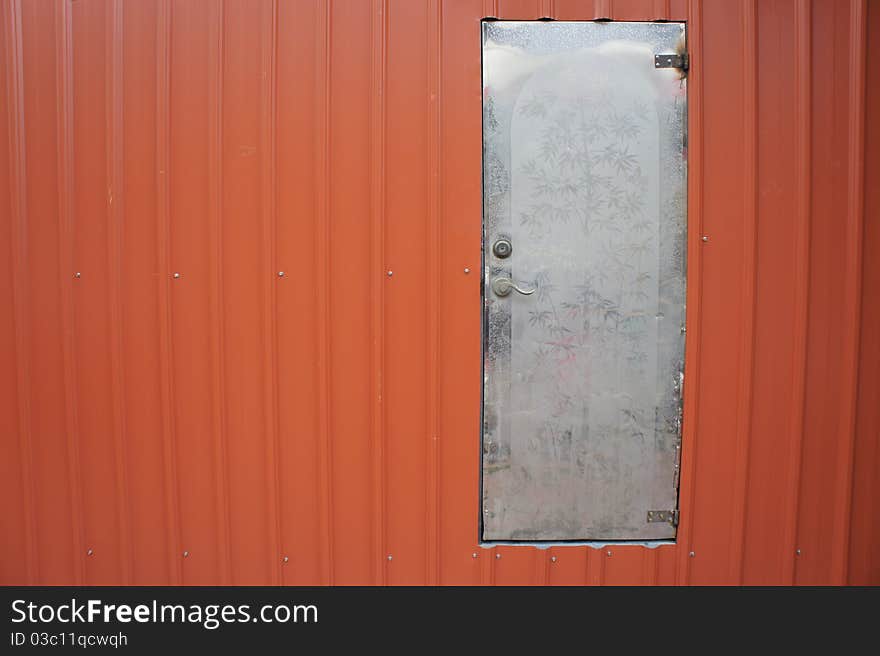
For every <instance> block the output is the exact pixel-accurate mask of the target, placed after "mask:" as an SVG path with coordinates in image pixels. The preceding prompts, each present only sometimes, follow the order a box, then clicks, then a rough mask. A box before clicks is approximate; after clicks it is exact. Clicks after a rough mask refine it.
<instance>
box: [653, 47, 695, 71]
mask: <svg viewBox="0 0 880 656" xmlns="http://www.w3.org/2000/svg"><path fill="white" fill-rule="evenodd" d="M689 64H690V61H689V59H688V54H687V53H686V52H683V53H681V54H678V53H674V52H673V53H666V54H662V55H654V68H677V69H679V70H681V71H686V70H687V69H688V66H689Z"/></svg>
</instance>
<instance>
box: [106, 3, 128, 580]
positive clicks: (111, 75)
mask: <svg viewBox="0 0 880 656" xmlns="http://www.w3.org/2000/svg"><path fill="white" fill-rule="evenodd" d="M122 7H123V5H122V0H113V4H112V5H111V7H110V12H109V14H108V21H109V23H110V25H109V30H108V32H109V34H110V47H109V48H108V49H107V63H106V73H107V74H106V76H105V92H106V103H107V116H108V117H109V122H108V125H107V130H108V132H109V134H108V139H107V182H108V192H107V219H108V222H109V229H108V231H107V232H108V245H107V246H108V248H107V250H108V257H109V262H108V265H109V266H108V270H109V272H110V285H109V289H110V299H109V301H110V370H111V399H112V404H113V410H112V412H113V437H114V458H115V463H116V507H117V515H118V522H119V546H120V552H121V553H120V556H121V558H120V561H121V565H122V583H123V585H130V584H131V572H132V568H133V566H134V551H133V548H132V541H131V519H130V518H131V506H130V504H129V494H128V476H127V471H126V470H127V464H128V454H127V445H126V428H125V375H124V372H123V344H122V339H123V338H122V333H123V321H122V240H123V229H124V219H125V212H124V206H123V193H122V190H123V180H124V177H123V175H124V174H123V168H122V167H123V147H124V146H123V118H122V111H123V104H122V103H123V97H122V94H123V88H122V84H123V77H122V76H123V70H122V68H123V59H122V57H123V51H122V38H123V34H122V31H123V14H122V11H123V9H122Z"/></svg>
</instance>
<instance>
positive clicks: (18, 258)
mask: <svg viewBox="0 0 880 656" xmlns="http://www.w3.org/2000/svg"><path fill="white" fill-rule="evenodd" d="M3 23H4V25H3V27H4V29H5V30H6V71H7V73H6V75H7V77H6V99H7V102H6V106H7V107H8V108H9V113H8V116H7V118H8V121H9V169H10V172H11V174H12V180H11V183H12V184H11V185H10V192H11V197H12V207H11V210H12V216H11V217H10V224H11V237H12V275H13V282H12V293H13V310H12V312H13V322H14V324H15V372H16V384H17V388H18V437H19V457H20V458H21V480H22V486H23V488H24V494H23V499H24V504H25V508H24V535H25V548H26V552H27V554H26V555H27V561H26V562H25V573H26V577H27V582H28V584H30V585H36V584H37V583H39V577H40V567H39V560H38V552H37V524H36V508H35V498H34V481H33V446H32V442H33V436H32V434H31V407H30V404H31V376H30V362H29V360H28V354H29V353H30V338H29V335H30V318H29V317H30V310H29V308H28V291H27V279H28V229H27V224H28V220H27V216H28V209H27V152H26V145H25V127H24V122H25V116H24V61H23V48H22V35H21V2H20V0H9V2H6V3H4V12H3Z"/></svg>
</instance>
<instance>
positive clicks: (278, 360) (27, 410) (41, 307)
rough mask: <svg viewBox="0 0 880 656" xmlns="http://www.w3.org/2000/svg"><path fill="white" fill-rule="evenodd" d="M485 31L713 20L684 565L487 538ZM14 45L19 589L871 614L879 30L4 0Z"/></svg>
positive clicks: (636, 1)
mask: <svg viewBox="0 0 880 656" xmlns="http://www.w3.org/2000/svg"><path fill="white" fill-rule="evenodd" d="M483 16H496V17H500V18H518V19H528V18H538V17H545V16H546V17H554V18H558V19H570V20H574V19H578V20H589V19H593V18H613V19H617V20H653V19H671V20H688V21H689V22H690V40H691V42H690V44H689V48H690V52H691V60H692V70H691V74H690V80H689V89H690V94H691V95H690V110H691V112H690V143H689V151H690V152H689V155H690V198H689V208H690V225H691V236H690V242H689V246H688V248H689V253H688V261H689V262H690V267H691V270H690V285H689V291H690V292H691V297H690V298H689V302H688V311H689V313H690V314H689V317H688V326H689V329H688V336H687V342H688V343H687V357H688V371H687V386H686V392H685V429H684V451H683V465H682V466H683V477H682V495H681V508H682V524H681V527H680V533H679V539H678V543H677V544H676V545H667V546H661V547H659V548H656V549H647V548H644V547H640V546H636V545H613V546H609V547H606V548H602V549H593V548H589V547H583V546H554V547H553V548H551V549H537V548H531V547H517V546H498V547H494V548H491V549H483V548H481V547H480V546H479V545H478V543H477V540H478V522H479V514H478V511H479V480H478V477H479V457H478V448H479V447H478V445H479V436H478V429H479V398H480V380H479V378H480V374H479V372H480V362H479V358H480V337H479V330H480V326H479V295H480V287H479V285H480V282H479V276H476V275H473V274H471V273H466V272H465V270H466V269H470V271H472V272H473V271H477V270H478V268H479V261H480V248H481V245H480V207H481V199H480V150H481V141H480V140H481V127H480V116H481V112H480V95H479V88H480V61H479V56H480V48H479V29H478V27H479V24H478V21H479V19H480V18H481V17H483ZM0 34H2V37H0V38H2V44H0V46H2V47H0V57H2V59H3V61H2V66H0V76H2V77H0V89H2V93H0V98H2V101H0V102H2V106H3V117H4V120H3V121H2V122H0V152H2V153H3V156H2V157H0V207H2V217H3V220H2V222H0V252H2V261H3V262H5V263H6V264H5V269H4V271H3V275H0V302H2V304H3V307H4V308H6V309H7V311H6V312H4V313H2V318H0V335H2V338H0V363H2V371H3V374H2V376H0V392H2V393H0V429H2V440H0V445H2V457H0V494H2V498H3V508H2V512H0V528H2V531H3V534H4V541H3V551H2V556H3V558H2V565H0V581H2V582H3V583H6V584H11V583H43V584H47V583H89V584H97V583H138V584H146V583H186V584H197V583H220V584H222V583H235V584H241V583H256V584H260V583H262V584H273V583H287V584H326V583H386V582H387V583H391V584H399V583H423V582H427V583H438V582H439V583H473V584H519V583H528V584H532V583H534V584H544V583H549V584H571V583H586V584H597V585H598V584H621V583H639V584H656V583H659V584H671V583H694V584H699V583H715V582H720V583H738V582H744V583H790V582H796V583H838V582H844V581H849V582H851V583H875V584H876V583H880V551H878V547H877V545H878V544H880V521H878V519H877V518H878V513H877V512H876V510H877V497H878V489H880V488H878V485H880V445H878V439H880V438H878V434H880V430H878V425H880V424H878V422H880V415H878V411H877V408H878V407H880V401H878V393H880V358H878V349H880V341H878V337H877V336H878V334H880V325H878V321H880V319H878V314H877V308H876V305H877V304H876V303H874V302H872V301H873V300H874V296H876V290H877V285H878V266H880V265H878V263H877V258H875V257H871V256H870V254H872V253H875V252H876V251H877V249H878V248H880V242H878V238H880V237H878V231H877V225H878V224H880V216H878V212H880V200H878V196H877V190H876V189H875V187H876V185H871V184H866V180H871V179H873V178H875V177H876V172H877V170H878V166H880V163H878V162H880V160H878V158H880V141H878V134H880V129H878V127H877V126H878V125H880V114H878V112H880V98H878V91H877V90H878V88H880V77H878V71H880V68H878V66H877V65H876V63H875V62H873V60H872V61H867V58H866V52H867V50H868V48H869V47H870V44H873V43H874V41H876V40H877V39H880V7H878V3H876V2H870V3H866V2H865V1H864V0H853V1H851V2H847V3H843V2H828V1H818V0H816V1H814V2H810V1H809V0H775V1H768V2H756V1H754V0H742V1H741V2H720V1H712V2H709V1H706V2H700V1H698V0H691V1H689V2H688V1H685V0H596V2H593V3H590V2H580V1H578V0H461V1H456V2H450V1H448V0H447V1H445V2H444V1H443V0H425V1H424V2H411V1H409V0H348V1H345V0H332V1H331V0H325V1H323V2H322V1H318V0H295V1H290V2H288V1H281V2H279V1H273V0H263V1H262V2H259V3H253V2H243V1H235V0H215V1H214V2H209V3H198V4H194V3H190V2H178V1H175V0H162V1H161V2H152V1H148V0H142V1H131V0H127V1H126V2H121V1H120V0H114V1H109V0H76V1H74V2H71V1H70V0H58V1H56V2H54V3H48V2H47V3H43V2H39V3H38V2H22V1H21V0H2V31H0ZM817 44H822V47H821V48H819V47H817ZM866 67H867V69H866ZM866 71H867V72H866ZM866 75H867V78H866ZM866 117H867V119H868V120H865V119H866ZM702 235H706V236H708V238H709V240H708V241H706V242H703V241H702V240H701V239H700V237H701V236H702ZM282 272H283V275H282ZM389 272H390V275H389ZM175 274H179V275H175ZM797 554H800V555H797Z"/></svg>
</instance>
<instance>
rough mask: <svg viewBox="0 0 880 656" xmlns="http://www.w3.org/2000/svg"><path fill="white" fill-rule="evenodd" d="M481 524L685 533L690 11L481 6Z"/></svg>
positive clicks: (487, 535)
mask: <svg viewBox="0 0 880 656" xmlns="http://www.w3.org/2000/svg"><path fill="white" fill-rule="evenodd" d="M482 38H483V203H484V205H483V228H484V234H483V237H484V271H483V274H484V286H483V287H484V306H483V311H484V316H483V337H484V359H483V367H484V396H483V433H482V474H483V475H482V486H483V491H482V502H483V508H482V513H483V514H482V517H483V527H482V528H483V539H484V540H541V541H556V540H647V539H665V538H673V537H674V536H675V532H676V528H675V524H676V521H675V517H676V515H675V513H674V511H675V509H676V508H677V497H678V489H677V488H678V463H679V454H680V445H681V398H682V386H683V380H684V377H683V372H684V336H685V286H686V272H685V254H686V241H687V240H686V236H687V211H686V205H685V202H686V168H687V167H686V156H687V139H686V123H687V120H686V101H687V94H686V80H685V73H684V72H683V71H682V70H679V69H675V68H665V67H660V68H658V67H656V66H655V55H657V54H667V53H668V54H674V53H677V52H679V53H680V52H683V48H684V44H685V27H684V24H683V23H617V22H611V23H608V22H605V23H601V22H600V23H593V22H519V21H514V22H507V21H486V22H484V23H483V25H482Z"/></svg>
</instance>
